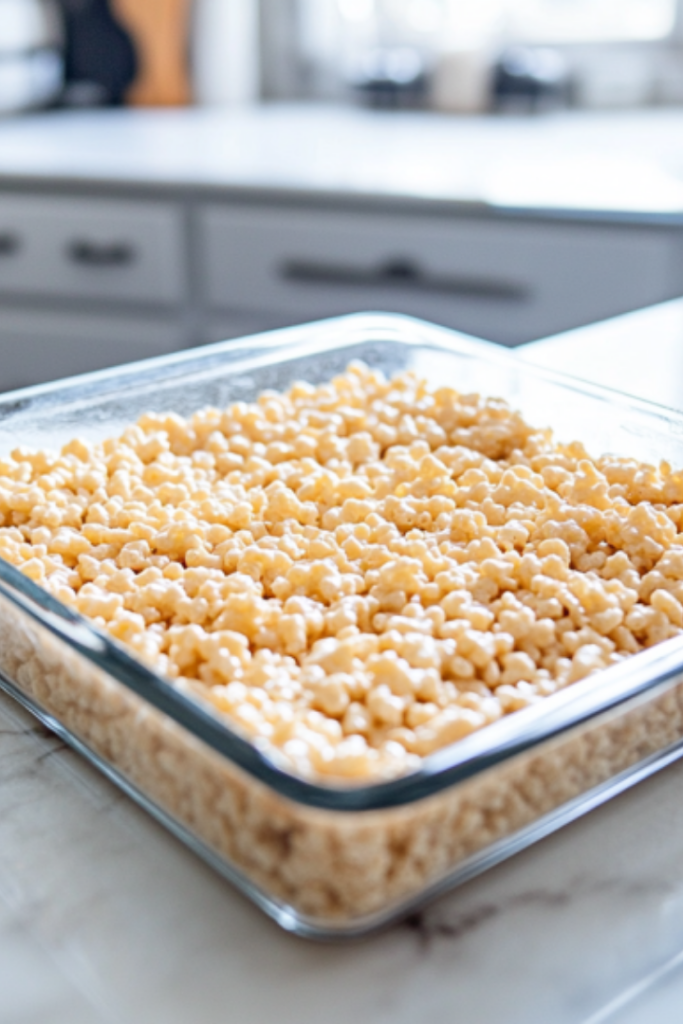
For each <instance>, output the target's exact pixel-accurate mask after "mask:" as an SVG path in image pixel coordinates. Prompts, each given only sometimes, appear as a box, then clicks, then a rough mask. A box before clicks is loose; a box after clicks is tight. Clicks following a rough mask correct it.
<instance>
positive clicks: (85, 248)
mask: <svg viewBox="0 0 683 1024" xmlns="http://www.w3.org/2000/svg"><path fill="white" fill-rule="evenodd" d="M66 252H67V255H68V257H69V259H70V260H71V262H72V263H78V264H79V265H80V266H82V267H127V266H130V264H131V263H134V262H135V260H136V258H137V253H136V251H135V249H134V248H133V246H132V245H128V244H127V243H126V242H110V243H107V242H89V241H87V240H86V239H77V240H76V241H74V242H70V243H69V245H68V246H67V248H66Z"/></svg>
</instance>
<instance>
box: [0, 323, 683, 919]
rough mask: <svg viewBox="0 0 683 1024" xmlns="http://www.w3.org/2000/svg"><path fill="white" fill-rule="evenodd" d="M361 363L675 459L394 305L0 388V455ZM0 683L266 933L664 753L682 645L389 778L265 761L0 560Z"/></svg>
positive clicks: (522, 836)
mask: <svg viewBox="0 0 683 1024" xmlns="http://www.w3.org/2000/svg"><path fill="white" fill-rule="evenodd" d="M352 359H362V360H364V361H365V362H366V363H368V364H370V365H371V366H373V367H375V368H379V369H382V370H384V371H385V372H386V373H387V374H391V373H394V372H397V371H399V370H403V369H407V368H412V369H415V370H417V371H418V372H419V373H420V374H421V375H423V376H426V377H427V378H428V379H430V380H431V381H433V382H435V381H438V382H439V383H441V384H444V383H447V384H449V385H452V386H454V387H456V388H457V389H458V390H460V391H463V392H472V391H479V392H482V393H484V394H489V395H495V396H503V397H505V398H507V399H508V400H509V401H510V402H511V403H512V404H513V405H514V406H516V407H517V408H519V409H520V410H521V411H522V412H523V414H524V416H525V418H526V419H527V420H528V421H529V422H531V423H533V424H535V425H538V426H551V427H552V428H553V429H554V430H555V433H556V436H557V437H558V438H559V439H560V440H565V441H569V440H575V439H578V440H581V441H583V442H584V443H585V444H586V445H587V447H588V448H589V450H590V451H591V452H593V453H594V454H602V453H605V452H614V453H618V454H622V455H628V456H633V457H635V458H638V459H640V460H643V461H649V462H658V461H659V460H660V459H663V458H664V459H667V460H668V461H669V462H671V463H673V464H674V465H679V466H683V416H681V415H678V414H677V413H674V412H671V411H670V410H667V409H664V408H660V407H657V406H654V405H650V404H648V403H645V402H641V401H638V400H636V399H632V398H628V397H626V396H624V395H620V394H618V393H616V392H610V391H608V390H605V389H601V388H598V387H592V386H590V385H587V384H582V383H580V382H578V381H574V380H572V379H570V378H566V377H562V376H561V375H559V374H554V373H552V372H549V371H546V370H541V369H536V368H534V367H532V366H530V365H528V364H526V363H524V362H522V361H521V360H519V359H517V358H516V357H515V356H514V355H513V354H511V353H508V352H506V351H504V350H501V349H499V348H498V347H496V346H494V345H490V344H488V343H486V342H480V341H477V340H475V339H471V338H467V337H465V336H463V335H460V334H457V333H454V332H452V331H448V330H444V329H442V328H437V327H433V326H431V325H429V324H426V323H422V322H420V321H416V320H411V319H409V318H406V317H400V316H385V315H379V314H368V315H358V316H352V317H343V318H340V319H336V320H330V321H324V322H322V323H318V324H311V325H307V326H304V327H298V328H290V329H287V330H282V331H276V332H272V333H270V334H266V335H261V336H257V337H254V338H248V339H246V340H244V341H242V342H230V343H225V344H220V345H213V346H209V347H207V348H204V349H196V350H192V351H189V352H186V353H183V354H180V355H173V356H167V357H164V358H160V359H153V360H148V361H145V362H142V363H137V364H134V365H131V366H128V367H123V368H119V369H115V370H109V371H105V372H101V373H94V374H89V375H87V376H83V377H79V378H74V379H71V380H67V381H63V382H59V383H55V384H50V385H42V386H39V387H35V388H29V389H25V390H23V391H18V392H14V393H12V394H9V395H6V396H3V397H2V398H1V399H0V456H2V455H4V454H7V453H8V452H10V451H11V450H12V449H14V448H15V447H16V446H17V445H19V444H21V445H25V446H35V447H43V448H44V447H48V448H55V447H57V446H59V445H61V444H62V443H64V442H66V441H68V440H70V439H71V438H72V437H74V436H81V437H86V438H87V439H89V440H98V439H101V438H103V437H106V436H111V435H112V434H115V433H117V432H118V431H119V430H121V429H123V428H124V427H125V426H126V425H128V424H129V423H131V422H132V421H134V420H135V419H137V417H138V416H139V415H140V414H142V413H143V412H146V411H150V410H152V411H162V410H173V411H176V412H178V413H181V414H188V413H191V412H193V411H195V410H196V409H198V408H200V407H202V406H206V405H213V406H221V405H225V404H227V403H228V402H230V401H234V400H237V399H240V400H249V399H253V398H255V397H256V395H257V394H258V393H259V392H260V391H262V390H263V389H264V388H277V389H282V388H285V387H287V386H288V385H289V384H290V383H291V382H293V381H294V380H301V379H307V380H309V381H310V382H313V383H318V382H323V381H326V380H328V379H329V378H330V377H332V376H333V375H335V374H337V373H338V372H340V371H341V370H343V369H344V368H345V367H346V366H347V364H348V363H349V362H350V361H351V360H352ZM0 673H1V676H0V687H1V688H2V689H4V690H5V691H6V692H7V693H9V694H11V695H12V696H13V697H15V698H16V699H17V700H18V701H20V702H21V703H22V704H23V705H24V706H25V707H27V708H28V709H29V710H30V711H32V712H33V713H34V714H35V715H36V716H37V717H38V718H39V719H41V720H42V721H43V722H44V723H46V724H47V725H48V726H49V727H50V728H52V729H53V730H54V731H55V732H56V733H58V734H59V735H60V736H62V737H63V738H64V739H65V740H66V741H67V742H69V743H70V744H72V746H74V747H75V748H76V749H77V750H78V751H80V752H81V753H82V754H83V755H84V756H85V757H87V758H88V759H89V760H91V761H92V762H94V763H95V764H96V765H97V766H98V767H99V768H100V769H101V770H102V771H104V772H105V774H106V775H108V776H109V777H110V778H111V779H113V780H114V781H115V782H116V783H117V784H118V785H119V786H121V788H122V789H124V790H125V791H126V792H127V793H128V794H129V795H130V796H132V797H133V799H135V800H137V801H138V802H139V803H140V804H142V805H143V806H144V807H146V808H147V809H148V810H149V811H150V812H151V813H152V814H153V815H155V816H156V817H157V818H158V819H159V820H161V821H162V822H163V823H164V824H165V825H166V826H167V827H168V828H169V829H170V830H171V831H172V832H174V833H175V834H176V835H177V836H179V837H180V838H181V839H182V840H184V841H185V842H186V843H187V844H188V845H189V846H190V847H191V848H193V849H194V850H195V851H196V852H197V853H199V854H200V855H201V856H202V857H203V858H204V859H205V860H207V861H208V862H209V863H210V864H212V865H213V866H214V867H215V868H216V869H217V870H218V871H220V872H221V873H222V874H223V875H225V876H226V877H227V878H228V879H230V881H232V882H233V883H234V884H235V885H237V886H238V887H239V888H240V889H241V890H242V891H243V892H245V893H246V894H247V895H248V896H250V897H251V898H252V900H253V901H254V902H255V903H256V904H258V905H259V906H260V907H261V908H262V909H263V910H265V911H266V912H267V913H268V914H270V916H271V917H273V918H274V919H275V920H276V921H277V922H278V923H279V924H280V925H282V926H283V927H284V928H286V929H289V930H291V931H293V932H296V933H298V934H300V935H304V936H308V937H318V938H333V937H344V936H346V937H352V936H358V935H362V934H365V933H367V932H369V931H371V930H372V929H375V928H378V927H380V926H382V925H385V924H387V923H388V922H390V921H392V920H395V919H397V918H399V917H401V916H403V915H406V914H407V913H409V912H412V911H413V910H414V909H416V908H417V907H418V906H419V905H420V904H422V903H423V902H425V901H426V900H428V899H432V898H434V897H435V896H436V895H438V894H439V893H441V892H444V891H445V890H447V889H450V888H452V887H454V886H456V885H458V884H459V883H461V882H464V881H466V880H467V879H469V878H471V877H473V876H474V875H475V874H477V873H479V872H481V871H483V870H484V869H486V868H487V867H490V866H492V865H493V864H496V863H498V862H499V861H501V860H503V859H504V858H506V857H509V856H511V855H512V854H514V853H516V852H518V851H519V850H521V849H523V848H524V847H525V846H528V845H529V844H530V843H532V842H534V841H536V840H537V839H540V838H541V837H543V836H545V835H547V834H548V833H550V832H552V831H553V830H555V829H557V828H559V827H560V826H561V825H563V824H565V823H567V822H569V821H571V820H572V819H574V818H576V817H577V816H579V815H581V814H584V813H586V812H587V811H589V810H591V809H592V808H593V807H595V806H596V805H598V804H600V803H601V802H603V801H604V800H606V799H608V798H609V797H610V796H613V795H615V794H616V793H619V792H620V791H622V790H623V789H625V788H626V787H628V786H630V785H632V784H634V783H635V782H637V781H638V780H640V779H642V778H644V777H646V776H647V775H649V774H650V773H652V772H653V771H655V770H657V769H659V768H661V767H664V766H665V765H667V764H669V763H670V762H671V761H673V760H675V759H676V758H678V757H680V756H681V755H683V639H675V640H671V641H667V642H666V643H664V644H661V645H660V646H658V647H655V648H653V649H650V650H649V651H646V652H643V653H641V654H637V655H635V656H634V657H632V658H630V659H628V660H627V661H626V662H624V663H622V664H620V665H617V666H615V667H613V668H610V669H607V670H605V671H604V672H602V673H601V674H600V675H599V676H598V677H595V676H593V677H590V678H588V679H586V680H583V681H582V682H579V683H575V684H574V685H572V686H571V687H569V688H568V689H565V690H563V691H561V692H559V693H557V694H555V695H554V696H551V697H548V698H546V699H545V700H543V701H542V702H540V704H538V705H536V706H534V707H532V708H528V709H526V710H523V711H519V712H517V713H516V714H514V715H512V716H508V717H507V718H504V719H502V720H500V721H499V722H496V723H494V724H493V725H489V726H488V727H487V728H485V729H484V730H482V731H480V732H477V733H474V734H473V735H472V736H470V737H468V738H466V739H464V740H461V741H459V742H458V743H456V744H454V745H452V746H450V747H448V748H446V749H443V750H441V751H439V752H438V753H435V754H433V755H431V756H429V757H427V758H426V759H425V760H424V761H423V763H422V766H421V768H420V769H419V771H417V772H415V773H413V774H411V775H409V776H406V777H403V778H398V779H395V780H393V781H390V782H384V783H381V784H373V785H366V786H358V785H356V786H352V787H349V786H347V787H341V786H339V785H330V784H319V783H316V782H315V781H310V780H305V779H302V778H298V777H295V776H294V775H291V774H288V773H287V772H285V771H283V770H282V769H281V768H280V767H279V766H278V765H277V764H276V763H274V762H273V761H271V760H270V759H269V757H268V756H267V754H265V753H264V752H262V751H260V750H259V749H257V748H256V747H255V746H253V745H252V744H250V743H249V742H247V741H246V740H245V739H243V738H242V737H241V736H240V735H238V734H237V733H236V732H234V731H232V730H231V729H230V728H229V727H227V726H226V725H225V724H224V722H223V721H221V720H219V719H218V718H217V717H214V716H213V715H212V714H211V713H210V712H209V711H207V710H205V709H204V708H203V707H202V706H201V705H200V704H199V703H195V702H193V701H192V700H191V699H190V698H188V697H186V696H185V695H183V694H182V693H179V692H177V691H176V690H174V689H173V688H172V687H171V686H169V685H168V683H166V682H164V680H163V679H162V678H160V677H159V676H157V675H155V674H154V673H153V672H152V671H150V670H149V669H147V668H146V667H144V666H143V665H142V664H141V663H139V662H137V661H136V660H135V659H134V658H133V657H132V656H131V655H130V654H129V653H127V651H126V650H124V649H123V648H122V647H120V646H118V645H117V644H116V643H115V642H114V641H112V640H111V639H110V638H108V637H107V636H105V635H104V634H103V633H101V632H99V631H98V630H97V629H96V628H95V627H94V626H93V625H91V624H90V623H89V622H88V621H87V620H85V619H83V618H81V617H79V616H78V615H76V614H75V613H73V612H72V611H70V610H68V609H67V608H66V607H65V606H63V605H61V604H60V603H59V602H58V601H56V600H55V599H54V598H52V597H51V596H50V595H48V594H47V593H46V592H45V591H43V590H41V589H40V588H39V587H38V586H37V585H36V584H34V583H33V582H32V581H31V580H30V579H28V578H27V577H25V576H23V575H22V574H21V573H20V572H19V571H18V570H16V569H14V568H13V567H12V566H11V565H9V564H8V563H5V562H3V561H1V560H0Z"/></svg>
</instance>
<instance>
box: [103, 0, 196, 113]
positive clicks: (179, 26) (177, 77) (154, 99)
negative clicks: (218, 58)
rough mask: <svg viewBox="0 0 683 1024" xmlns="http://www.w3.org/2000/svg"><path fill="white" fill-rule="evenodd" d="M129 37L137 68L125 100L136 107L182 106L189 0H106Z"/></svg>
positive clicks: (186, 93)
mask: <svg viewBox="0 0 683 1024" xmlns="http://www.w3.org/2000/svg"><path fill="white" fill-rule="evenodd" d="M110 2H111V9H112V12H113V13H114V15H115V16H116V17H117V18H118V20H119V21H120V22H121V24H122V25H123V26H124V28H126V29H127V30H128V32H129V33H130V35H131V36H132V38H133V42H134V44H135V48H136V50H137V55H138V62H139V68H140V70H139V72H138V75H137V77H136V79H135V81H134V82H133V84H132V85H131V87H130V89H129V91H128V93H127V95H126V100H127V102H128V103H130V104H132V105H133V106H136V107H175V106H185V105H186V104H188V103H190V101H191V99H192V95H191V87H190V77H189V70H188V36H189V25H190V8H191V5H192V0H110Z"/></svg>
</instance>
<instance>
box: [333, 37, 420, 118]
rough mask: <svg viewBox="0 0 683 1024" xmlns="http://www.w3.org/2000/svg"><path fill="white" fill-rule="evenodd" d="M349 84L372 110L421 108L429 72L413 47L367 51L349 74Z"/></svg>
mask: <svg viewBox="0 0 683 1024" xmlns="http://www.w3.org/2000/svg"><path fill="white" fill-rule="evenodd" d="M349 85H350V86H351V87H352V88H353V89H354V90H355V92H357V93H358V94H359V95H360V96H361V97H362V98H363V99H364V100H365V101H366V102H367V103H368V104H369V105H370V106H373V107H383V108H390V109H405V108H406V107H410V108H416V107H417V108H419V107H423V106H424V105H425V103H426V97H427V71H426V68H425V63H424V60H423V58H422V56H421V55H420V53H419V52H418V51H417V50H413V49H411V48H410V47H400V48H397V49H377V50H368V51H367V52H366V53H364V54H363V55H362V56H361V57H360V58H359V60H358V63H357V65H356V66H355V67H354V68H353V70H352V71H351V73H350V74H349Z"/></svg>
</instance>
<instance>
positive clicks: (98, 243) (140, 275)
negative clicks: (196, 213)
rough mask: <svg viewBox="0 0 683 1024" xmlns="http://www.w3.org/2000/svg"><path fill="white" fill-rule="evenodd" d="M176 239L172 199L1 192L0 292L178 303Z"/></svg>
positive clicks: (177, 217)
mask: <svg viewBox="0 0 683 1024" xmlns="http://www.w3.org/2000/svg"><path fill="white" fill-rule="evenodd" d="M182 246H183V239H182V217H181V212H180V210H179V209H177V208H176V207H174V206H173V205H172V204H170V203H161V202H156V201H151V202H142V201H122V200H118V199H72V198H65V199H62V198H58V197H54V198H43V197H34V196H28V195H20V196H14V195H8V194H5V195H3V196H0V292H7V293H12V294H44V295H51V296H64V297H67V298H68V297H71V298H79V299H105V300H106V299H113V300H124V301H129V302H147V303H151V304H162V305H163V304H171V303H176V302H180V301H181V300H182V299H183V297H184V291H185V289H184V281H183V277H184V275H183V257H182Z"/></svg>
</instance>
